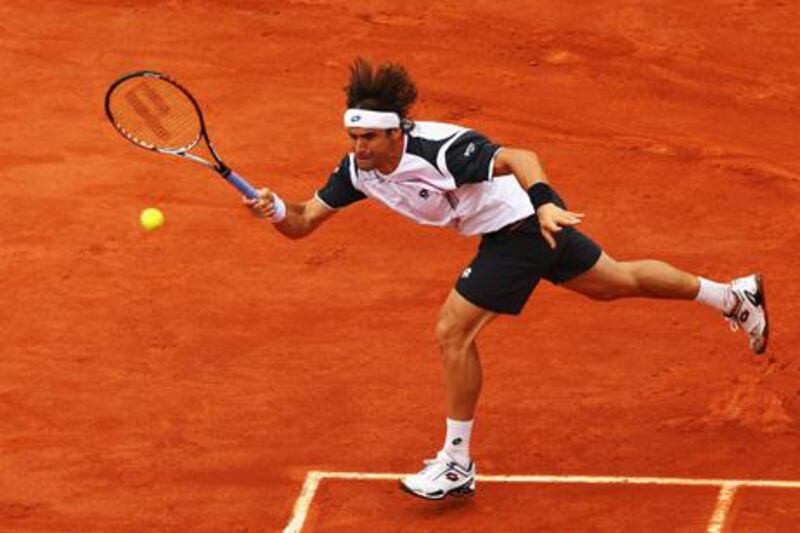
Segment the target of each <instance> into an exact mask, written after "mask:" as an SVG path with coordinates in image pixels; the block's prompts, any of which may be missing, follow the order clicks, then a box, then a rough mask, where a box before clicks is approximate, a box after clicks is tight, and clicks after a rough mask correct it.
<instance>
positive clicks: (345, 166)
mask: <svg viewBox="0 0 800 533" xmlns="http://www.w3.org/2000/svg"><path fill="white" fill-rule="evenodd" d="M353 165H354V162H353V159H352V156H351V154H348V155H346V156H345V157H344V158H343V159H342V161H341V162H340V163H339V166H338V167H336V169H335V170H334V171H333V172H332V173H331V175H330V177H329V178H328V182H327V183H326V184H325V186H324V187H323V188H322V189H320V190H319V191H317V194H315V195H314V196H313V197H312V198H311V199H309V200H307V201H305V202H303V203H298V204H295V203H286V204H285V211H286V216H285V217H283V218H281V216H282V215H281V214H278V215H277V218H279V219H280V220H279V221H278V222H275V220H276V213H280V212H282V209H283V205H284V202H283V201H282V200H280V199H277V197H276V196H275V194H274V193H273V192H272V191H270V190H269V189H261V190H259V191H258V198H256V199H253V200H247V199H245V201H244V203H245V205H247V207H249V208H250V210H251V211H252V212H253V214H255V215H256V216H257V217H260V218H270V219H272V220H273V223H274V224H275V229H277V230H278V231H279V232H281V233H282V234H284V235H286V236H287V237H289V238H290V239H301V238H303V237H305V236H306V235H309V234H310V233H311V232H313V231H314V230H315V229H317V228H318V227H319V225H320V224H322V223H323V222H324V221H325V220H327V219H328V218H330V217H331V215H333V214H334V213H335V212H336V211H337V210H338V209H341V208H342V207H345V206H348V205H350V204H352V203H355V202H358V201H360V200H363V199H364V198H366V196H365V195H364V193H362V192H361V191H359V190H358V189H356V188H355V186H354V185H353V182H354V180H355V167H353ZM276 199H277V200H276Z"/></svg>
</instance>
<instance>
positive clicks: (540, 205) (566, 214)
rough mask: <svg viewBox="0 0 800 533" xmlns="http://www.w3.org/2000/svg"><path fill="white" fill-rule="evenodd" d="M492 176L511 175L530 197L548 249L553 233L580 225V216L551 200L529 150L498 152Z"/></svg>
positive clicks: (507, 149) (537, 162)
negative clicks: (566, 227)
mask: <svg viewBox="0 0 800 533" xmlns="http://www.w3.org/2000/svg"><path fill="white" fill-rule="evenodd" d="M492 174H493V177H494V176H503V175H507V174H513V175H514V177H515V178H517V181H518V182H519V184H520V185H521V186H522V188H523V189H524V190H526V191H527V192H528V195H529V196H530V197H531V202H532V203H533V204H534V207H535V208H536V216H537V217H538V218H539V226H540V228H541V231H542V236H543V237H544V239H545V240H546V241H547V243H548V244H549V245H550V247H551V248H555V247H556V240H555V237H554V236H553V234H554V233H558V232H559V231H561V228H562V227H564V226H575V225H577V224H580V222H581V219H582V218H583V216H584V215H583V213H575V212H572V211H567V210H566V209H562V208H561V207H559V206H558V205H557V204H556V203H555V201H554V198H553V197H552V195H553V194H554V193H553V190H552V189H551V188H550V184H549V182H548V180H547V176H546V175H545V173H544V169H543V168H542V165H541V163H540V162H539V157H538V156H537V155H536V154H535V153H534V152H532V151H530V150H522V149H519V148H501V149H499V150H498V152H497V154H496V155H495V157H494V168H493V172H492Z"/></svg>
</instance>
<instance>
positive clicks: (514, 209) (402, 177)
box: [316, 122, 534, 235]
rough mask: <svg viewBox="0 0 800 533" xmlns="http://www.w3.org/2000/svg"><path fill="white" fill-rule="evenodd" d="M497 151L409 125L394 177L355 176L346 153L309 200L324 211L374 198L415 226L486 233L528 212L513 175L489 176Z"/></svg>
mask: <svg viewBox="0 0 800 533" xmlns="http://www.w3.org/2000/svg"><path fill="white" fill-rule="evenodd" d="M500 150H502V148H501V147H500V146H498V145H496V144H493V143H492V142H490V141H489V140H488V139H487V138H486V137H484V136H483V135H481V134H480V133H477V132H476V131H473V130H470V129H467V128H462V127H460V126H455V125H452V124H444V123H440V122H416V123H415V125H414V129H412V130H411V131H409V132H407V133H406V134H405V146H404V150H403V156H402V158H401V159H400V164H399V165H398V166H397V168H396V169H395V170H394V172H392V173H391V174H381V173H380V172H378V171H377V170H370V171H364V170H360V169H359V168H358V167H357V165H356V161H355V154H353V153H349V154H347V155H346V156H345V157H344V158H343V159H342V161H341V163H340V164H339V166H338V167H337V168H336V170H334V171H333V173H332V174H331V176H330V178H328V182H327V183H326V184H325V186H324V187H323V188H322V189H320V190H319V191H317V194H316V196H317V198H318V199H319V200H320V201H321V202H322V203H324V204H325V205H326V206H328V207H330V208H331V209H339V208H342V207H344V206H346V205H349V204H352V203H353V202H357V201H359V200H363V199H364V198H374V199H375V200H378V201H379V202H381V203H383V204H385V205H386V206H387V207H389V208H390V209H392V210H394V211H397V212H398V213H400V214H401V215H405V216H406V217H408V218H410V219H412V220H414V221H416V222H418V223H420V224H426V225H430V226H440V227H445V226H450V227H453V228H455V229H456V230H457V231H458V232H459V233H461V234H463V235H478V234H482V233H489V232H492V231H495V230H498V229H500V228H502V227H503V226H506V225H508V224H511V223H512V222H516V221H517V220H521V219H523V218H527V217H529V216H530V215H532V214H533V212H534V210H533V206H532V205H531V202H530V199H529V198H528V194H527V192H526V191H525V190H524V189H523V188H522V186H520V184H519V182H518V181H517V179H516V178H515V177H514V175H513V174H508V175H503V176H493V175H492V174H493V171H494V158H495V156H496V155H497V154H498V153H499V151H500Z"/></svg>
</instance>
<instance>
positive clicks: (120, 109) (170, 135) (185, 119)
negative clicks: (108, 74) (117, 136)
mask: <svg viewBox="0 0 800 533" xmlns="http://www.w3.org/2000/svg"><path fill="white" fill-rule="evenodd" d="M109 111H110V113H111V115H112V117H113V121H114V124H115V126H116V127H117V129H119V130H120V132H122V133H123V134H124V135H125V136H126V137H128V138H129V139H130V140H132V141H133V142H136V143H137V144H140V145H142V146H145V147H147V148H156V149H159V150H169V151H185V150H189V149H191V148H192V147H193V146H194V145H195V144H197V141H198V140H199V139H200V133H201V129H202V126H201V121H200V116H199V114H198V111H197V109H196V108H195V105H194V103H193V102H192V100H191V99H190V98H189V97H188V96H187V95H186V94H185V93H184V92H183V91H182V90H181V89H179V88H178V87H176V86H175V85H173V84H172V83H171V82H169V81H167V80H164V79H162V78H156V77H144V76H137V77H134V78H131V79H128V80H126V81H124V82H122V83H120V84H119V85H117V86H116V88H115V89H114V91H113V93H112V94H111V96H110V99H109Z"/></svg>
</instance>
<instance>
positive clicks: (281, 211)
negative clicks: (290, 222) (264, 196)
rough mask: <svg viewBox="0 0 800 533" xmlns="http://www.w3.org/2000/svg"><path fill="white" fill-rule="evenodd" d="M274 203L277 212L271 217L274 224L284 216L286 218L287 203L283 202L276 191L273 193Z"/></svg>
mask: <svg viewBox="0 0 800 533" xmlns="http://www.w3.org/2000/svg"><path fill="white" fill-rule="evenodd" d="M272 203H273V204H274V207H275V212H274V213H273V214H272V216H271V217H269V219H270V220H271V221H272V223H273V224H277V223H278V222H280V221H281V220H283V219H284V218H286V204H285V203H283V200H281V197H280V196H278V195H277V194H275V193H272Z"/></svg>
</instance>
